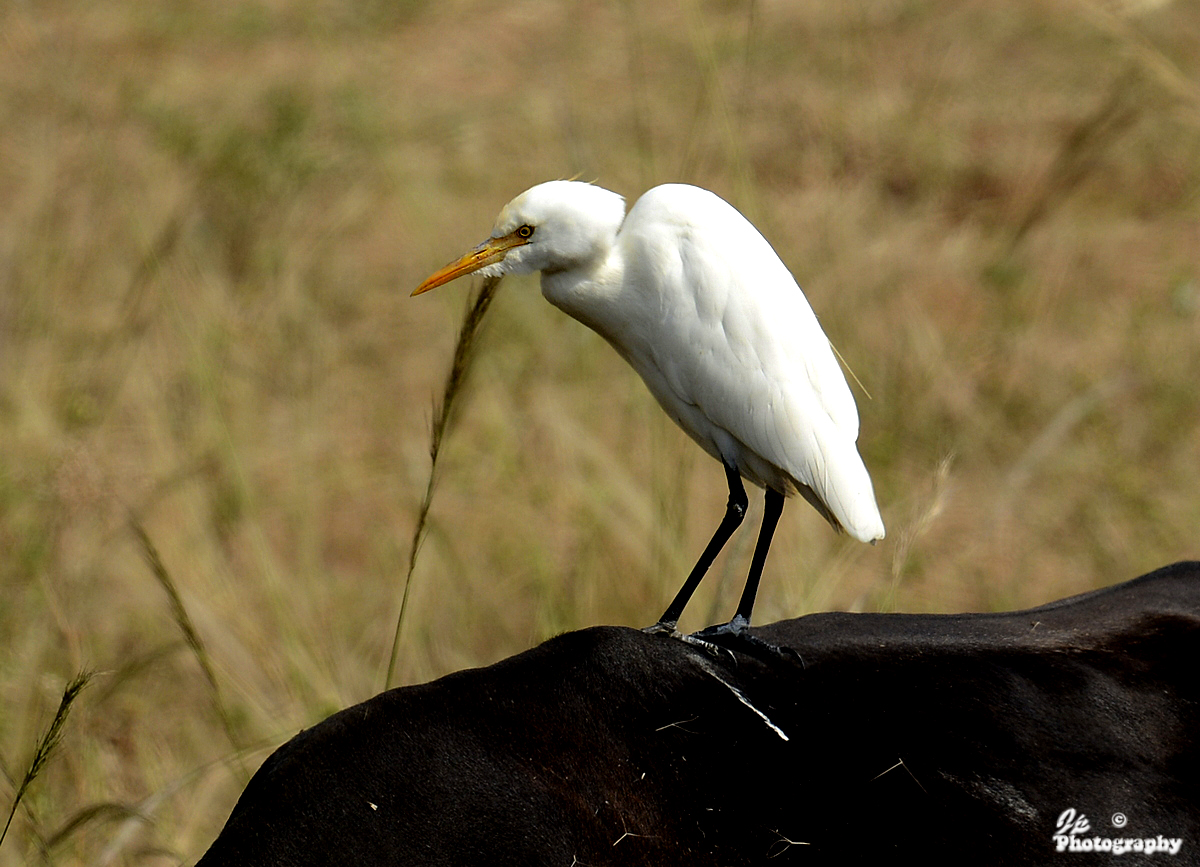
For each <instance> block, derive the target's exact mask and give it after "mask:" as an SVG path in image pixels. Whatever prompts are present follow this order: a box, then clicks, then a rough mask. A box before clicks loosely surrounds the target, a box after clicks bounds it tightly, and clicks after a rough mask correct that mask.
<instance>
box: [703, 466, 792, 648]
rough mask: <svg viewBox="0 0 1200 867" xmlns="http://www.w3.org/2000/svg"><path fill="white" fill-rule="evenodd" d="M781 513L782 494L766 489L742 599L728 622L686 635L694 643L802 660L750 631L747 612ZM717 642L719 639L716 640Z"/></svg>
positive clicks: (756, 591)
mask: <svg viewBox="0 0 1200 867" xmlns="http://www.w3.org/2000/svg"><path fill="white" fill-rule="evenodd" d="M782 514H783V494H781V493H779V492H778V491H772V490H770V489H768V490H767V497H766V507H765V508H764V509H763V522H762V529H761V530H760V531H759V533H758V542H757V543H756V544H755V546H754V557H753V559H751V561H750V574H749V575H747V576H746V586H745V588H744V589H743V590H742V598H741V601H740V602H738V607H737V613H735V614H734V615H733V619H732V620H730V621H729V622H728V623H723V624H721V625H720V626H710V627H709V628H708V629H702V630H701V631H700V632H697V633H695V634H694V635H689V636H687V638H688V639H689V640H690V641H692V642H695V643H698V644H701V645H704V644H709V645H713V644H716V646H718V647H725V648H730V649H734V650H740V651H742V652H743V653H747V654H749V655H751V656H755V657H758V658H760V659H764V660H767V661H771V660H779V659H782V660H786V661H789V662H798V663H800V665H803V664H804V660H803V659H801V658H800V654H798V653H797V652H796V651H794V650H792V649H791V648H789V647H777V646H776V645H774V644H771V643H770V642H767V641H763V640H762V639H761V638H759V637H758V636H756V635H754V634H753V633H751V632H750V612H751V611H752V610H753V609H754V597H755V596H756V595H758V583H759V581H760V580H761V579H762V571H763V565H764V564H765V563H766V562H767V551H768V550H770V548H771V537H772V536H774V535H775V526H776V525H777V524H778V523H779V516H780V515H782ZM717 642H720V643H719V644H717Z"/></svg>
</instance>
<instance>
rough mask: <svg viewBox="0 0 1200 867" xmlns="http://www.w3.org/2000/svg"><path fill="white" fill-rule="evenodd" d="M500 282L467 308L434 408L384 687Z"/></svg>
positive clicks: (488, 283) (494, 280) (493, 280)
mask: <svg viewBox="0 0 1200 867" xmlns="http://www.w3.org/2000/svg"><path fill="white" fill-rule="evenodd" d="M499 285H500V278H499V277H489V278H487V279H486V280H484V281H483V285H482V286H481V287H480V288H479V294H478V295H476V296H475V300H474V301H473V302H472V303H471V305H470V306H469V307H468V308H467V312H466V315H465V316H464V317H463V322H462V326H461V327H460V328H459V332H458V342H457V343H456V344H455V346H454V360H453V361H452V362H451V363H450V372H449V373H448V374H447V375H446V384H445V387H444V388H443V389H442V400H441V403H440V404H439V405H438V406H437V408H436V409H435V411H434V417H433V426H432V428H431V429H430V432H429V479H428V481H427V482H426V484H425V496H424V497H423V498H422V500H421V507H420V509H419V510H418V511H417V523H416V526H415V527H414V528H413V535H412V545H411V547H410V548H409V552H408V572H407V574H406V575H405V576H404V592H403V594H402V595H401V597H400V614H399V615H398V616H397V617H396V632H395V635H394V636H393V637H392V653H391V656H390V657H389V661H388V670H387V678H386V679H385V681H384V688H385V689H391V688H392V685H393V678H394V677H395V674H396V661H397V658H398V657H399V655H400V633H401V631H402V630H403V629H404V615H405V614H406V613H407V611H408V596H409V591H410V590H411V589H412V576H413V571H414V570H415V569H416V566H417V552H418V551H419V550H420V548H421V540H422V539H423V538H424V536H425V527H426V523H427V521H428V518H429V506H430V504H431V503H432V502H433V488H434V483H435V482H436V479H437V464H438V456H439V455H440V454H441V452H442V442H443V440H444V438H445V436H446V431H447V430H448V429H449V426H450V418H451V413H452V412H453V411H454V406H455V398H457V397H458V395H459V394H460V393H461V392H462V389H463V386H464V384H465V383H466V381H467V373H468V372H469V370H470V366H471V359H472V355H473V353H472V350H473V349H474V348H475V343H476V339H477V338H478V336H479V327H480V325H482V324H483V317H484V315H485V314H486V313H487V309H488V307H489V306H490V305H491V303H492V299H493V298H494V297H495V296H496V289H497V288H498V287H499Z"/></svg>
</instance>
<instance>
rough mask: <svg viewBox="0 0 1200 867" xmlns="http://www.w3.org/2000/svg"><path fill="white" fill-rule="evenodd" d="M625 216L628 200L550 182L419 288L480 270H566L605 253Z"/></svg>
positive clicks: (510, 207) (489, 273)
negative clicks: (476, 243)
mask: <svg viewBox="0 0 1200 867" xmlns="http://www.w3.org/2000/svg"><path fill="white" fill-rule="evenodd" d="M624 218H625V200H624V199H622V198H621V197H620V196H619V195H617V194H616V193H613V192H610V191H608V190H606V189H603V188H601V187H597V186H593V185H592V184H587V183H583V182H581V181H548V182H546V183H544V184H538V185H537V186H536V187H532V188H531V189H528V190H526V191H525V192H523V193H521V195H519V196H517V197H516V198H515V199H513V200H512V201H511V202H509V203H508V204H507V205H505V206H504V208H503V209H502V210H501V211H500V216H498V217H497V218H496V225H495V226H494V227H493V228H492V234H491V237H489V238H488V239H487V240H486V241H484V242H483V243H482V244H480V245H479V246H478V247H476V248H475V249H473V250H471V251H469V252H468V253H466V254H465V255H464V256H462V257H461V258H460V259H458V260H457V261H455V262H452V263H450V264H449V265H447V266H446V267H445V268H442V269H441V270H440V271H438V272H437V273H435V274H433V275H432V276H430V277H429V279H427V280H426V281H425V282H424V283H422V284H421V285H420V286H418V287H417V288H416V291H414V292H413V294H414V295H419V294H421V293H422V292H426V291H428V290H430V289H433V288H434V287H436V286H441V285H442V284H443V283H448V282H450V281H451V280H453V279H455V278H456V277H461V276H463V275H464V274H471V273H473V272H475V271H478V272H479V273H480V274H482V275H483V276H485V277H499V276H502V275H504V274H531V273H533V272H534V271H546V272H553V271H565V270H569V269H571V268H577V267H581V266H586V265H587V264H588V263H589V262H592V261H595V260H597V259H598V258H600V257H603V256H604V255H605V253H607V251H608V249H609V248H610V247H611V246H612V244H613V241H614V240H615V239H616V236H617V230H618V229H619V228H620V227H621V221H622V220H624Z"/></svg>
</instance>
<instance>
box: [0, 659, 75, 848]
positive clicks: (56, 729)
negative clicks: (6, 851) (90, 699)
mask: <svg viewBox="0 0 1200 867" xmlns="http://www.w3.org/2000/svg"><path fill="white" fill-rule="evenodd" d="M91 679H92V673H91V672H90V671H81V672H79V673H78V674H76V675H75V677H74V679H72V680H71V682H70V683H68V684H67V686H66V689H64V690H63V694H62V699H61V700H60V701H59V703H58V710H57V711H55V713H54V719H52V720H51V721H50V727H49V728H47V729H46V733H45V734H44V735H42V737H41V738H40V739H39V740H38V742H37V747H36V748H35V749H34V751H33V760H32V761H31V762H30V763H29V769H28V770H27V771H26V772H25V777H24V778H23V779H22V780H21V785H19V786H18V787H17V793H16V795H15V796H14V797H13V803H12V808H11V809H10V810H9V811H8V819H7V820H6V821H5V823H4V830H3V831H0V846H2V845H4V838H5V837H7V836H8V829H9V828H10V827H11V826H12V821H13V817H14V816H16V814H17V807H19V806H20V804H21V799H22V798H24V797H25V793H26V792H27V791H29V787H30V785H32V784H33V781H34V780H36V779H37V778H38V775H39V774H41V772H42V771H43V770H44V769H45V767H46V764H47V763H48V762H49V761H50V757H51V756H52V755H53V754H54V751H55V750H56V749H57V748H58V745H59V742H60V741H62V736H63V732H64V731H65V729H66V725H67V716H68V715H69V714H70V713H71V706H72V705H73V704H74V703H75V700H76V699H77V698H79V694H80V693H81V692H83V688H84V687H85V686H87V685H88V681H90V680H91Z"/></svg>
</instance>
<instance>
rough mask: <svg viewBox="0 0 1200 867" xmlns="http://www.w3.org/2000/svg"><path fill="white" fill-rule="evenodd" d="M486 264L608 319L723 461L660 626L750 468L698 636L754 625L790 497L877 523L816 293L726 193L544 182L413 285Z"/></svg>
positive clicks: (837, 520) (574, 311)
mask: <svg viewBox="0 0 1200 867" xmlns="http://www.w3.org/2000/svg"><path fill="white" fill-rule="evenodd" d="M475 271H478V272H479V273H480V274H483V275H484V276H500V275H504V274H529V273H532V272H534V271H541V272H542V294H543V295H544V296H545V297H546V299H547V300H548V301H549V302H550V303H551V304H553V305H554V306H556V307H558V308H559V309H560V310H562V311H563V312H565V313H567V314H568V315H570V316H572V317H574V318H575V319H577V320H579V321H580V322H582V323H583V324H584V325H586V326H588V327H589V328H591V329H592V330H594V331H596V332H597V333H599V334H600V335H601V336H602V337H603V338H604V339H605V340H607V341H608V342H609V343H610V344H611V345H612V346H613V348H614V349H616V350H617V352H618V353H620V355H621V357H622V358H624V359H625V360H626V361H627V362H629V364H630V365H632V366H633V369H634V370H636V371H637V372H638V373H639V374H640V375H641V377H642V379H643V380H644V381H645V383H646V385H647V387H648V388H649V389H650V392H651V393H652V394H653V395H654V397H655V398H657V399H658V402H659V404H660V405H661V406H662V408H663V409H664V410H666V412H667V414H668V415H669V416H670V417H671V418H673V419H674V420H675V422H676V423H677V424H678V425H679V426H680V427H681V428H683V429H684V430H685V431H686V432H687V433H688V434H689V435H690V436H691V437H692V439H694V440H695V441H696V442H697V443H699V444H700V446H701V447H702V448H703V449H704V450H705V451H706V452H708V453H709V454H710V455H712V456H713V457H714V458H716V459H717V460H719V461H720V462H721V463H722V465H723V466H724V467H725V475H726V478H727V480H728V484H729V500H728V503H727V505H726V508H725V516H724V518H723V519H722V521H721V524H720V526H719V527H718V528H717V531H716V533H715V534H714V535H713V537H712V540H711V541H710V542H709V544H708V546H707V547H706V548H705V549H704V552H703V554H701V556H700V559H699V561H697V563H696V565H695V567H694V568H693V569H692V571H691V573H690V574H689V575H688V577H687V580H686V581H685V582H684V585H683V587H682V588H681V589H680V591H679V593H678V595H677V596H676V597H675V599H674V601H672V602H671V604H670V606H669V607H668V608H667V610H666V611H665V612H664V613H663V616H662V617H661V618H660V619H659V622H658V623H657V624H656V625H655V626H654V627H651V629H652V630H654V631H666V632H671V633H675V627H676V624H677V622H678V620H679V616H680V614H682V612H683V608H684V606H685V605H686V604H687V601H688V599H689V598H690V597H691V595H692V593H693V592H694V591H695V589H696V587H697V585H698V584H699V583H700V580H701V579H702V578H703V577H704V573H705V572H706V571H707V570H708V567H709V566H710V565H711V563H712V562H713V560H714V559H715V558H716V556H717V554H718V553H719V552H720V550H721V548H722V547H723V546H724V544H725V542H726V541H728V539H729V537H730V536H731V535H732V534H733V532H734V530H736V529H737V527H738V525H739V524H741V521H742V518H743V516H744V515H745V512H746V505H747V499H746V490H745V488H744V487H743V485H742V482H741V480H742V479H743V478H745V479H747V480H749V481H750V482H752V483H753V484H755V485H758V486H760V487H762V488H765V489H766V509H765V512H764V516H763V523H762V529H761V531H760V534H759V538H758V543H757V545H756V547H755V551H754V556H753V559H752V561H751V566H750V572H749V576H748V578H747V580H746V585H745V589H744V590H743V592H742V597H741V601H740V602H739V603H738V608H737V613H736V614H735V615H734V617H733V619H732V620H730V621H729V623H727V624H724V625H723V626H720V627H716V628H714V629H710V630H706V631H705V632H703V633H701V634H702V635H720V634H736V635H739V636H742V637H745V629H746V627H747V626H748V625H749V622H750V612H751V609H752V608H753V606H754V597H755V594H756V593H757V590H758V583H759V579H760V578H761V576H762V568H763V563H764V561H765V560H766V556H767V549H768V548H769V546H770V544H771V536H772V535H773V533H774V531H775V525H776V523H777V522H778V520H779V516H780V514H781V512H782V511H783V501H784V498H785V497H786V496H788V495H790V494H793V493H799V494H800V495H801V496H802V497H804V499H806V500H807V501H808V502H809V503H811V504H812V505H813V506H814V507H815V508H816V510H817V511H818V512H819V513H820V514H821V515H822V516H823V517H824V518H825V520H827V521H828V522H829V523H830V524H831V525H833V527H834V528H835V529H838V530H845V531H846V532H847V533H849V534H850V535H851V536H853V537H854V538H856V539H859V540H861V541H864V542H874V541H876V540H878V539H882V538H883V535H884V528H883V519H882V518H881V517H880V514H879V508H878V506H877V505H876V504H875V494H874V491H873V489H872V486H871V479H870V476H869V475H868V474H867V469H866V467H865V466H864V465H863V461H862V458H861V457H860V456H859V453H858V449H857V446H856V445H855V443H856V441H857V439H858V408H857V407H856V406H855V403H854V398H853V396H852V395H851V394H850V388H849V386H848V385H847V384H846V378H845V377H844V376H843V375H842V371H841V369H840V367H839V366H838V362H837V359H836V358H835V357H834V353H833V349H832V347H831V345H830V343H829V339H828V338H827V337H826V336H825V333H824V332H823V331H822V330H821V326H820V325H819V324H818V322H817V318H816V316H815V315H814V313H813V311H812V308H811V307H810V306H809V304H808V300H807V299H806V298H805V297H804V293H803V292H801V290H800V287H799V286H798V285H797V283H796V280H795V279H794V278H793V277H792V275H791V273H790V272H789V271H788V269H787V266H785V265H784V264H783V262H782V261H780V259H779V256H778V255H776V253H775V251H774V250H773V249H772V248H771V245H770V244H769V243H767V240H766V239H765V238H764V237H763V236H762V235H761V234H760V233H759V232H758V230H757V229H755V228H754V226H752V225H751V224H750V222H749V221H748V220H747V219H746V218H745V217H743V216H742V215H741V214H740V213H738V211H737V210H735V209H734V208H733V206H731V205H730V204H728V203H727V202H725V201H724V200H723V199H721V198H720V197H718V196H717V195H715V194H714V193H710V192H708V191H707V190H703V189H700V188H698V187H693V186H687V185H683V184H665V185H663V186H659V187H655V188H653V189H651V190H650V191H648V192H647V193H645V194H644V195H643V196H642V197H641V198H640V199H638V201H637V203H636V204H634V206H633V208H632V209H630V211H629V214H628V216H626V215H625V203H624V199H623V198H622V197H621V196H619V195H617V194H616V193H613V192H610V191H608V190H605V189H602V188H600V187H597V186H594V185H592V184H587V183H582V182H578V181H550V182H548V183H544V184H539V185H537V186H535V187H533V188H532V189H529V190H527V191H525V192H524V193H522V194H521V195H519V196H517V197H516V198H515V199H513V200H512V201H511V202H509V203H508V204H507V205H505V206H504V208H503V210H501V211H500V216H499V217H497V219H496V223H495V226H494V228H493V229H492V234H491V237H489V238H488V239H487V240H486V241H484V242H483V243H482V244H480V245H479V246H478V247H476V248H475V249H473V250H471V251H470V252H468V253H466V254H465V255H464V256H463V257H462V258H460V259H459V260H457V261H456V262H453V263H451V264H450V265H447V266H446V267H445V268H442V269H441V270H440V271H438V272H437V273H435V274H433V275H432V276H431V277H429V279H427V280H426V281H425V282H424V283H422V284H421V285H420V286H418V287H417V289H416V291H414V292H413V294H414V295H417V294H420V293H422V292H425V291H428V290H429V289H433V288H434V287H436V286H440V285H442V284H443V283H447V282H449V281H450V280H453V279H455V278H456V277H461V276H462V275H464V274H470V273H472V272H475Z"/></svg>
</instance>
